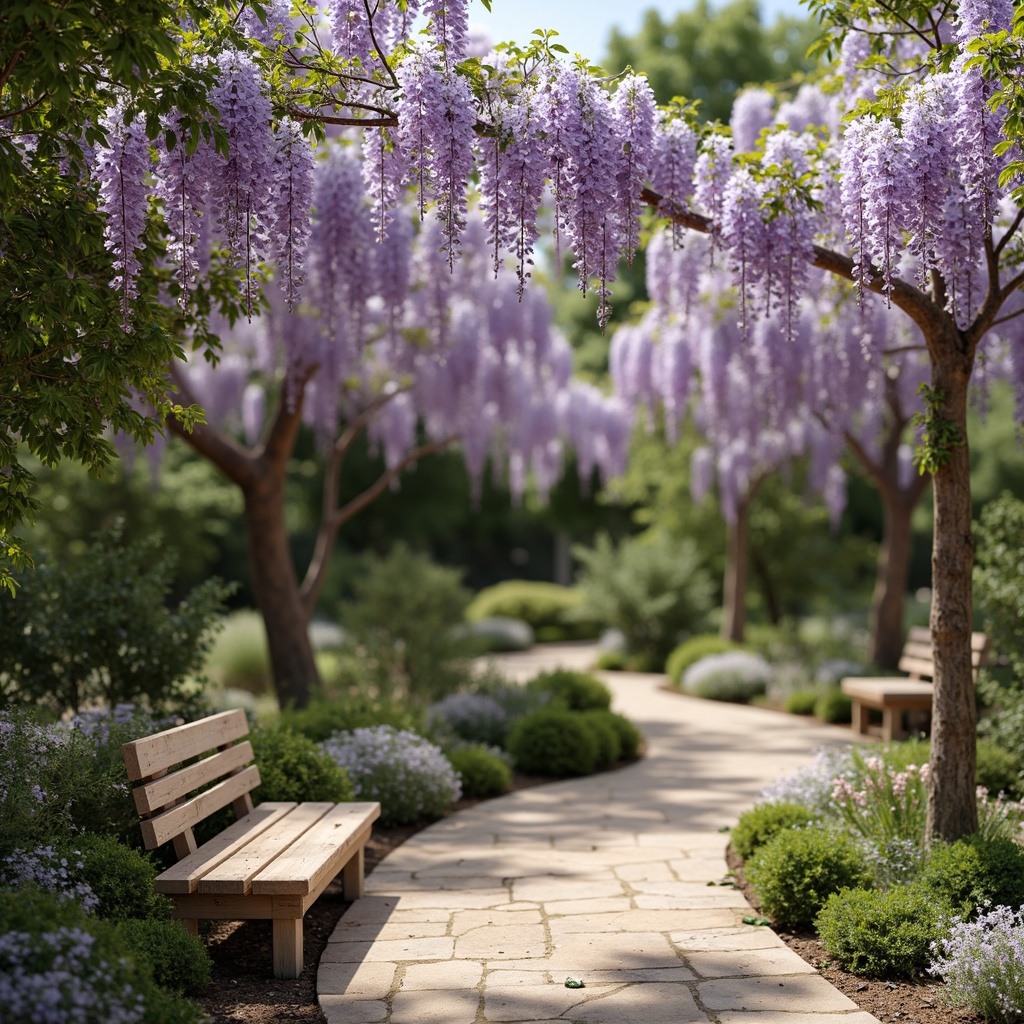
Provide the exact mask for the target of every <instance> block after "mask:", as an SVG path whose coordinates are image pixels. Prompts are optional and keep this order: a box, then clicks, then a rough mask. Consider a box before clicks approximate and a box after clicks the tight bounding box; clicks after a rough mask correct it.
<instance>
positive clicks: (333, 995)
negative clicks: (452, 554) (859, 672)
mask: <svg viewBox="0 0 1024 1024" xmlns="http://www.w3.org/2000/svg"><path fill="white" fill-rule="evenodd" d="M591 657H592V652H591V651H590V650H588V649H587V648H582V647H577V646H573V645H566V646H564V647H558V648H550V647H549V648H546V649H542V650H541V651H539V652H537V651H535V652H528V653H527V654H525V655H507V656H504V657H503V658H502V659H501V660H500V663H501V665H502V668H503V670H504V671H506V672H507V673H508V674H509V675H511V676H512V677H514V678H519V679H526V678H529V677H530V676H532V675H534V674H535V673H536V672H537V671H539V670H540V669H541V668H550V667H552V665H553V664H554V663H559V664H563V665H565V666H566V667H584V666H585V665H586V663H587V661H588V660H589V659H590V658H591ZM603 678H604V679H605V680H606V681H607V682H608V684H609V686H610V687H611V688H612V691H613V694H614V698H615V701H614V705H613V707H614V708H615V709H616V710H619V711H622V712H624V713H625V714H628V715H629V717H630V718H632V719H633V721H635V722H636V723H637V724H638V725H639V726H640V728H641V729H642V731H643V732H644V735H645V737H646V739H647V755H646V757H644V758H643V759H642V760H640V761H638V762H637V763H635V764H633V765H631V766H629V767H628V768H624V769H621V770H618V771H613V772H605V773H602V774H599V775H592V776H589V777H587V778H584V779H573V780H570V781H565V782H557V783H552V784H550V785H545V786H540V787H537V788H533V789H524V790H520V791H518V792H516V793H512V794H509V795H508V796H505V797H501V798H500V799H498V800H491V801H488V802H486V803H483V804H479V805H477V806H476V807H473V808H470V809H469V810H466V811H462V812H460V813H459V814H456V815H453V816H452V817H450V818H446V819H444V820H443V821H440V822H438V823H437V824H435V825H432V826H431V827H430V828H427V829H425V830H423V831H422V832H419V833H417V834H416V835H415V836H413V837H412V838H411V839H410V840H408V841H407V842H406V843H405V844H404V845H403V846H401V847H399V848H398V849H396V850H394V851H393V852H392V853H391V854H390V855H389V856H388V857H387V859H386V860H384V861H383V862H382V863H381V864H380V865H379V866H378V867H377V869H376V870H375V871H374V872H373V873H372V874H371V875H369V876H368V878H367V883H366V896H365V898H363V899H361V900H358V901H357V902H356V903H354V904H353V905H352V906H351V907H350V908H349V910H348V911H347V912H346V913H345V915H344V916H343V917H342V918H341V920H340V921H339V922H338V925H337V927H336V928H335V931H334V933H333V934H332V936H331V939H330V942H329V943H328V945H327V948H326V950H325V951H324V954H323V956H322V958H321V961H320V968H319V975H318V978H317V991H318V993H319V999H320V1005H321V1007H322V1008H323V1011H324V1013H325V1015H326V1017H327V1021H328V1024H378V1022H380V1024H485V1022H503V1024H526V1022H529V1024H556V1022H557V1024H573V1022H579V1024H691V1022H693V1024H704V1022H708V1021H712V1022H717V1024H744V1022H750V1024H818V1022H836V1024H840V1022H841V1024H877V1021H876V1018H875V1017H873V1016H872V1015H871V1014H869V1013H866V1012H864V1011H862V1010H859V1009H858V1008H857V1006H856V1005H855V1004H854V1003H852V1002H851V1001H850V1000H849V999H848V998H847V997H846V996H844V995H843V994H842V993H840V992H839V991H837V990H836V989H835V988H833V987H832V986H831V985H830V984H829V983H828V982H827V981H825V979H824V978H822V977H820V976H819V975H818V974H817V973H816V972H815V970H814V969H813V968H812V967H810V966H809V965H808V964H807V963H806V962H805V961H804V960H802V959H801V958H800V957H799V956H797V955H796V953H794V952H792V951H791V950H790V949H789V948H788V947H787V946H786V945H785V944H784V943H783V942H782V940H781V939H779V938H778V936H776V935H775V934H774V933H773V932H772V931H771V930H770V929H768V928H765V927H759V926H752V925H749V924H744V923H743V917H744V915H749V914H750V907H749V906H748V904H747V903H746V901H745V900H744V898H743V896H742V894H740V893H739V892H738V891H737V890H735V889H733V888H730V887H729V886H728V884H726V885H721V884H715V883H721V882H723V881H725V875H726V872H727V870H728V868H727V866H726V863H725V848H726V844H727V841H728V835H727V834H726V833H725V832H724V831H723V830H724V829H727V828H728V827H729V826H731V825H732V824H734V823H735V821H736V819H737V817H738V816H739V814H740V813H741V812H742V811H743V810H745V809H746V808H748V807H750V806H751V805H752V804H753V803H754V802H755V801H756V799H757V797H758V795H759V794H760V792H761V790H762V789H763V787H764V786H766V785H768V784H769V783H771V782H773V781H775V780H776V779H778V778H779V777H781V776H783V775H787V774H791V773H792V772H794V771H795V770H796V769H798V768H799V767H801V766H802V765H804V764H806V763H808V762H809V761H810V760H811V758H812V757H813V755H814V752H815V751H816V750H818V749H819V748H821V747H823V746H845V745H847V744H849V742H850V733H849V731H848V730H844V729H839V728H835V727H829V726H820V725H819V726H816V725H813V724H808V723H807V722H806V720H803V719H800V718H797V717H795V716H792V715H784V714H776V713H772V712H767V711H763V710H759V709H755V708H747V707H740V706H737V705H731V704H719V703H715V702H712V701H702V700H698V699H696V698H689V697H684V696H680V695H677V694H672V693H666V692H665V691H663V690H662V689H660V686H661V684H662V683H663V681H664V677H662V676H655V675H639V674H625V673H614V674H607V675H604V676H603ZM567 978H574V979H580V980H582V981H583V984H584V987H583V988H567V987H566V984H565V982H566V979H567Z"/></svg>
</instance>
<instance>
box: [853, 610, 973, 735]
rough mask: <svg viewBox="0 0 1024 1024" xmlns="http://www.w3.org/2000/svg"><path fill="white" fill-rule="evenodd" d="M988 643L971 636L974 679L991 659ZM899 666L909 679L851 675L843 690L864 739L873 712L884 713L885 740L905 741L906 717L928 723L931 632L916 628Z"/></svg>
mask: <svg viewBox="0 0 1024 1024" xmlns="http://www.w3.org/2000/svg"><path fill="white" fill-rule="evenodd" d="M988 651H989V640H988V637H987V636H986V635H985V634H984V633H972V634H971V665H972V668H973V670H974V678H975V679H977V678H978V672H979V670H980V669H981V667H982V666H983V665H984V664H985V661H986V659H987V657H988ZM899 667H900V669H901V671H903V672H906V673H907V675H906V676H891V677H890V676H886V677H876V678H872V677H870V676H849V677H847V678H846V679H844V680H842V682H841V683H840V688H841V689H842V691H843V693H845V694H846V695H847V696H848V697H849V698H850V701H851V703H852V705H853V706H852V717H853V729H854V732H856V733H859V734H860V735H862V736H867V735H870V734H871V731H872V728H871V725H870V716H871V711H872V709H874V710H880V711H881V712H882V728H881V736H882V739H884V740H900V739H906V737H907V736H908V735H909V731H910V730H909V728H908V726H907V724H906V722H905V721H904V716H909V715H912V714H915V713H917V714H919V715H920V716H921V718H922V721H924V722H925V724H927V720H928V718H929V716H930V715H931V710H932V695H933V686H932V679H933V678H934V675H935V657H934V654H933V652H932V643H931V633H930V632H929V630H928V629H926V628H924V627H922V626H914V627H912V628H911V630H910V632H909V634H908V635H907V642H906V643H905V644H904V645H903V653H902V655H901V656H900V660H899Z"/></svg>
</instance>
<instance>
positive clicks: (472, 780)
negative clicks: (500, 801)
mask: <svg viewBox="0 0 1024 1024" xmlns="http://www.w3.org/2000/svg"><path fill="white" fill-rule="evenodd" d="M448 760H449V761H451V764H452V767H453V768H454V769H455V770H456V771H457V772H458V773H459V776H460V777H461V779H462V795H463V796H468V797H470V798H472V799H476V798H478V797H490V796H500V795H501V794H502V793H507V792H508V791H509V789H510V788H511V786H512V769H511V768H509V766H508V765H507V764H506V763H505V761H504V759H503V758H502V757H501V754H500V752H498V751H496V750H495V749H494V748H493V747H486V746H484V745H483V744H477V745H475V746H466V747H456V748H455V749H454V750H450V751H449V752H448Z"/></svg>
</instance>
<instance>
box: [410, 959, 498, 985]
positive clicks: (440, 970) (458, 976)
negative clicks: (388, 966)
mask: <svg viewBox="0 0 1024 1024" xmlns="http://www.w3.org/2000/svg"><path fill="white" fill-rule="evenodd" d="M483 976H484V966H483V964H482V963H479V962H474V961H472V960H445V961H442V962H440V963H432V964H408V965H407V966H406V968H405V973H404V974H403V976H402V982H401V989H402V991H403V992H404V991H412V990H417V991H423V992H431V991H434V990H435V989H438V990H447V989H475V988H476V987H477V986H478V985H479V984H480V982H481V980H482V979H483Z"/></svg>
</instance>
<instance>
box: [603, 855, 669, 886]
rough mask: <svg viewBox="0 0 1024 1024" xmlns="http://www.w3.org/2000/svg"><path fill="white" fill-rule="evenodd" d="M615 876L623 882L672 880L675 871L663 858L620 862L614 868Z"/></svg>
mask: <svg viewBox="0 0 1024 1024" xmlns="http://www.w3.org/2000/svg"><path fill="white" fill-rule="evenodd" d="M615 875H616V877H617V878H621V879H622V880H623V881H624V882H674V881H676V876H675V873H674V872H673V871H672V869H671V868H670V867H669V866H668V863H667V862H666V861H663V860H655V861H640V862H639V863H635V864H622V865H620V866H618V867H617V868H616V869H615Z"/></svg>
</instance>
